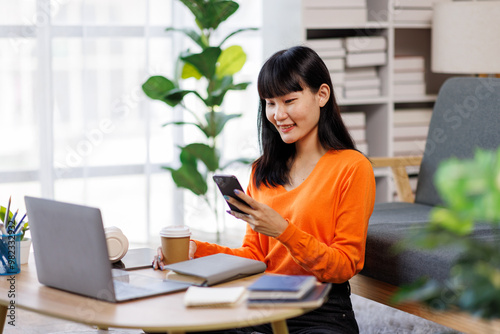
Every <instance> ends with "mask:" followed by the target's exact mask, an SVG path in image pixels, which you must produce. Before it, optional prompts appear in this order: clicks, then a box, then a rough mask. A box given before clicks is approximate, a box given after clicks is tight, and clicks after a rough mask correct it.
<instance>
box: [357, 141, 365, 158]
mask: <svg viewBox="0 0 500 334" xmlns="http://www.w3.org/2000/svg"><path fill="white" fill-rule="evenodd" d="M355 144H356V148H357V149H358V150H359V151H360V152H361V153H363V154H365V155H368V143H367V142H359V143H358V142H355Z"/></svg>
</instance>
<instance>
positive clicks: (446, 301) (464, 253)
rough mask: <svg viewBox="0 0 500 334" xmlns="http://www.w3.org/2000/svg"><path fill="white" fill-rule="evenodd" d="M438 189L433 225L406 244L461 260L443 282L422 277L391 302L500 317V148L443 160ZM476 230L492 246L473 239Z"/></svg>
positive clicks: (432, 214)
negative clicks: (446, 250) (439, 203)
mask: <svg viewBox="0 0 500 334" xmlns="http://www.w3.org/2000/svg"><path fill="white" fill-rule="evenodd" d="M435 185H436V188H437V190H438V192H439V194H440V196H441V198H442V199H443V201H444V206H443V207H436V208H435V209H433V211H432V212H431V217H430V223H429V224H428V225H427V226H426V227H425V228H424V229H420V231H419V232H417V233H416V235H412V236H411V238H408V239H405V243H409V244H410V247H419V248H422V249H433V250H436V249H437V248H440V247H451V248H453V249H454V250H455V249H456V250H458V251H459V254H460V255H459V256H458V257H457V258H456V260H455V261H454V262H453V263H452V267H451V270H450V275H449V278H448V279H447V280H446V281H445V282H438V281H436V280H434V279H428V278H422V279H420V280H418V281H417V282H415V283H414V284H411V285H408V286H405V287H402V288H401V289H400V290H399V291H398V292H397V293H396V294H395V295H394V296H393V301H394V302H396V303H398V302H403V301H420V302H424V303H426V304H428V305H429V306H431V307H433V308H437V309H450V308H455V309H456V308H458V309H461V310H463V311H467V312H469V313H471V314H472V315H475V316H478V317H482V318H500V230H499V225H500V148H499V149H498V150H497V151H496V152H495V151H485V150H479V149H478V150H477V151H476V153H475V156H474V158H473V159H470V160H458V159H456V158H451V159H449V160H447V161H444V162H443V163H442V164H441V165H440V166H439V167H438V170H437V172H436V176H435ZM478 228H481V229H483V230H484V229H486V230H487V231H488V233H489V235H490V236H492V239H493V240H494V241H491V242H490V241H484V240H481V239H480V238H474V237H473V234H474V231H475V230H477V229H478ZM404 247H408V246H404Z"/></svg>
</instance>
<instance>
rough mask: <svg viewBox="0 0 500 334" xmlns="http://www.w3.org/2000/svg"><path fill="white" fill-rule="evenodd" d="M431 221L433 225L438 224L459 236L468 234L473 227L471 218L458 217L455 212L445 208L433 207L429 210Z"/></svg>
mask: <svg viewBox="0 0 500 334" xmlns="http://www.w3.org/2000/svg"><path fill="white" fill-rule="evenodd" d="M431 221H432V224H433V225H439V226H440V227H442V228H444V229H446V230H448V231H449V232H452V233H454V234H456V235H459V236H464V235H468V234H470V233H471V232H472V229H473V228H474V221H473V220H472V219H469V218H468V217H460V216H459V215H458V214H457V212H455V211H452V210H449V209H446V208H439V207H436V208H434V209H433V210H432V211H431Z"/></svg>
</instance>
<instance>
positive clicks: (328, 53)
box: [315, 48, 346, 58]
mask: <svg viewBox="0 0 500 334" xmlns="http://www.w3.org/2000/svg"><path fill="white" fill-rule="evenodd" d="M315 51H316V53H317V54H318V55H319V56H320V57H321V58H343V57H345V55H346V51H345V49H344V48H342V49H331V50H326V49H325V50H315Z"/></svg>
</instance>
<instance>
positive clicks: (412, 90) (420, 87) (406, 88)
mask: <svg viewBox="0 0 500 334" xmlns="http://www.w3.org/2000/svg"><path fill="white" fill-rule="evenodd" d="M409 95H410V96H415V95H418V96H422V95H425V83H423V82H422V83H404V84H403V83H399V84H397V85H394V96H409Z"/></svg>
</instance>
